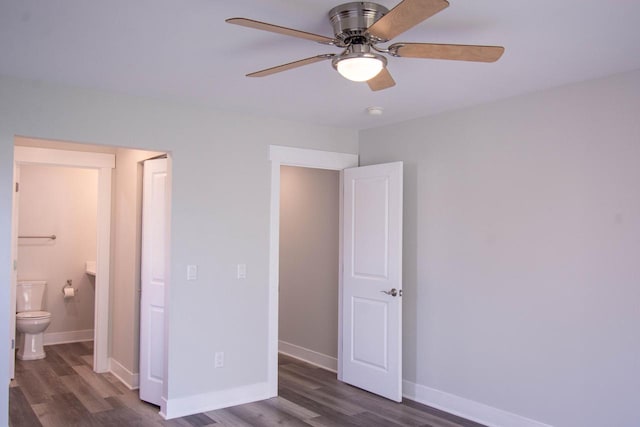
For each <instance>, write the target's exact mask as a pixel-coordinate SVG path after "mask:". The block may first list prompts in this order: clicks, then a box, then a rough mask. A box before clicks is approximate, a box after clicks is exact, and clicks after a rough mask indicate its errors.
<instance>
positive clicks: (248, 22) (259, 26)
mask: <svg viewBox="0 0 640 427" xmlns="http://www.w3.org/2000/svg"><path fill="white" fill-rule="evenodd" d="M225 22H228V23H229V24H235V25H241V26H243V27H249V28H255V29H256V30H263V31H271V32H272V33H278V34H284V35H285V36H292V37H299V38H302V39H307V40H311V41H314V42H318V43H323V44H334V42H335V40H334V39H332V38H329V37H325V36H321V35H319V34H313V33H307V32H306V31H299V30H294V29H293V28H287V27H281V26H279V25H273V24H267V23H266V22H260V21H254V20H253V19H247V18H229V19H227V20H225Z"/></svg>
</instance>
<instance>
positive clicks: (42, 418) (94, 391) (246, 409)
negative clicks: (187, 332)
mask: <svg viewBox="0 0 640 427" xmlns="http://www.w3.org/2000/svg"><path fill="white" fill-rule="evenodd" d="M46 351H47V357H46V359H42V360H34V361H28V362H25V361H20V360H16V378H15V380H13V381H12V383H11V386H10V389H9V407H10V410H9V419H10V425H11V426H12V427H22V426H28V427H37V426H52V427H68V426H176V427H205V426H230V427H243V426H309V425H311V426H366V427H375V426H385V427H386V426H389V427H394V426H432V427H481V425H480V424H478V423H475V422H472V421H468V420H465V419H462V418H459V417H456V416H454V415H450V414H447V413H445V412H442V411H439V410H437V409H433V408H430V407H428V406H424V405H421V404H419V403H416V402H412V401H408V400H405V401H404V402H403V403H394V402H391V401H388V400H386V399H383V398H380V397H378V396H376V395H373V394H371V393H367V392H365V391H362V390H360V389H357V388H354V387H351V386H349V385H346V384H344V383H341V382H338V381H337V380H336V375H335V374H333V373H331V372H328V371H325V370H323V369H320V368H316V367H314V366H311V365H308V364H306V363H304V362H300V361H298V360H296V359H292V358H290V357H286V356H281V357H280V370H279V396H278V397H276V398H273V399H268V400H264V401H260V402H255V403H249V404H246V405H240V406H234V407H231V408H227V409H220V410H217V411H210V412H206V413H202V414H197V415H192V416H188V417H183V418H178V419H173V420H168V421H167V420H163V419H162V417H160V415H158V410H159V408H158V407H156V406H153V405H150V404H148V403H145V402H141V401H140V400H139V399H138V394H137V391H131V390H129V389H128V388H127V387H125V386H124V385H123V384H122V383H121V382H120V381H119V380H118V379H117V378H116V377H114V376H113V375H111V374H96V373H94V372H93V371H92V370H91V363H92V352H93V348H92V343H91V342H87V343H74V344H61V345H54V346H48V347H47V348H46Z"/></svg>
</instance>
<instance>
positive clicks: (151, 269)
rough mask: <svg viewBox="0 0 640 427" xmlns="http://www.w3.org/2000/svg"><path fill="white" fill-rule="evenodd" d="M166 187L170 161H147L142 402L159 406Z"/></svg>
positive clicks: (141, 362) (141, 332)
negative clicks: (168, 162)
mask: <svg viewBox="0 0 640 427" xmlns="http://www.w3.org/2000/svg"><path fill="white" fill-rule="evenodd" d="M166 184H167V159H155V160H147V161H145V162H144V178H143V191H142V264H141V269H140V270H141V271H140V273H141V279H142V285H141V288H142V289H141V290H142V294H141V296H140V399H142V400H144V401H147V402H150V403H153V404H154V405H158V406H160V403H161V397H162V387H163V381H164V378H163V372H164V316H165V312H164V306H165V302H164V295H165V256H164V251H165V241H166V234H167V221H166V218H167V215H166V211H167V203H166Z"/></svg>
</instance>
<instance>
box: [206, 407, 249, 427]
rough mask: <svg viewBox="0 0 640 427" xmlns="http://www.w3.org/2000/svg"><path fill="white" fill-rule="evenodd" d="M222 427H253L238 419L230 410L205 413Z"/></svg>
mask: <svg viewBox="0 0 640 427" xmlns="http://www.w3.org/2000/svg"><path fill="white" fill-rule="evenodd" d="M205 414H207V415H208V416H209V418H211V419H212V420H214V421H215V422H216V424H215V425H216V426H220V427H252V426H251V424H249V423H248V422H246V421H244V420H242V419H240V418H238V417H236V416H235V415H233V414H232V413H231V412H229V410H228V409H218V410H216V411H208V412H205Z"/></svg>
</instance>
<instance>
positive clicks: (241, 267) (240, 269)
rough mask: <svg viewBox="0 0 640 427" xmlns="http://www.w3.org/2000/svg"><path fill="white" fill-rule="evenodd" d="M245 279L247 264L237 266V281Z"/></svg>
mask: <svg viewBox="0 0 640 427" xmlns="http://www.w3.org/2000/svg"><path fill="white" fill-rule="evenodd" d="M246 278H247V264H238V279H246Z"/></svg>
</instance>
